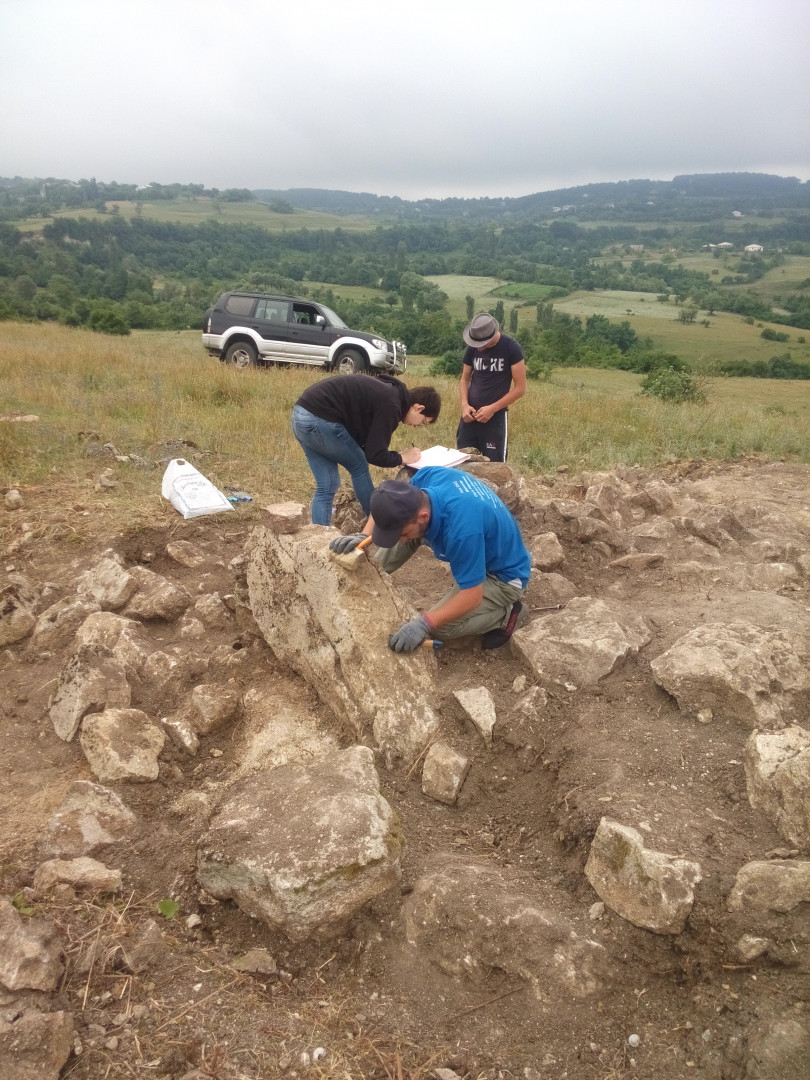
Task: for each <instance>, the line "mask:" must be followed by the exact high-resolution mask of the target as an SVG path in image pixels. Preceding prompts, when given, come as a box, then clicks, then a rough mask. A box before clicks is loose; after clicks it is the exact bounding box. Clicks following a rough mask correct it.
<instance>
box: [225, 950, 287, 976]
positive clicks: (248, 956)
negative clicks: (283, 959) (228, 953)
mask: <svg viewBox="0 0 810 1080" xmlns="http://www.w3.org/2000/svg"><path fill="white" fill-rule="evenodd" d="M231 967H232V968H233V969H234V971H249V972H251V973H254V974H256V975H275V973H276V972H277V971H278V967H277V965H276V962H275V960H274V959H273V957H272V956H271V955H270V953H269V952H268V951H267V949H248V951H247V952H246V953H245V955H244V956H238V957H237V958H236V960H234V961H233V962H232V963H231Z"/></svg>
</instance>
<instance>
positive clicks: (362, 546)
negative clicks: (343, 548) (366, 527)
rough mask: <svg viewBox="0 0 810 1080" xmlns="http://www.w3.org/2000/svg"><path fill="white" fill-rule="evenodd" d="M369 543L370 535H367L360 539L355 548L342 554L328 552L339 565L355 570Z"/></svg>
mask: <svg viewBox="0 0 810 1080" xmlns="http://www.w3.org/2000/svg"><path fill="white" fill-rule="evenodd" d="M370 543H371V535H369V536H367V537H366V538H365V540H361V541H360V543H359V544H358V545H357V547H356V548H352V550H351V551H347V552H346V553H345V554H343V555H339V554H337V552H334V551H330V552H329V554H330V555H331V556H332V558H333V559H334V560H335V562H336V563H337V564H338V565H339V566H342V567H343V569H344V570H356V569H357V567H358V566H359V565H360V560H361V559H362V558H363V555H364V554H365V551H366V548H367V547H368V545H369V544H370Z"/></svg>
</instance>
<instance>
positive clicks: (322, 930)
mask: <svg viewBox="0 0 810 1080" xmlns="http://www.w3.org/2000/svg"><path fill="white" fill-rule="evenodd" d="M401 846H402V841H401V839H400V836H399V832H398V829H397V822H396V815H395V814H394V812H393V811H392V810H391V807H390V806H389V805H388V803H387V802H386V800H385V799H384V798H383V796H382V795H381V794H380V786H379V779H378V776H377V770H376V769H375V768H374V757H373V754H372V752H371V750H369V749H368V747H365V746H354V747H351V748H350V749H348V750H343V751H341V752H339V753H336V754H333V755H331V756H329V757H328V758H322V759H320V760H319V761H317V762H315V763H314V764H312V765H285V766H281V767H280V768H278V769H271V770H270V771H267V772H258V773H252V774H250V775H249V776H247V777H245V778H243V779H241V780H237V781H236V783H235V784H234V785H233V786H232V787H231V788H230V789H229V791H228V794H227V796H226V798H225V801H224V802H223V803H222V805H221V806H220V808H219V810H218V812H217V813H216V814H215V816H214V817H213V819H212V820H211V823H210V826H209V829H208V832H207V833H206V834H205V835H204V836H203V838H202V839H201V841H200V844H199V848H198V852H197V878H198V880H199V882H200V884H201V885H202V886H203V888H204V889H207V891H208V892H209V893H211V895H212V896H215V897H217V898H218V899H220V900H234V901H235V902H236V903H237V904H238V905H239V907H240V908H242V910H243V911H246V912H247V913H248V914H249V915H252V916H254V917H256V918H259V919H261V920H262V921H263V922H265V923H266V924H267V925H268V926H269V927H271V928H272V929H274V930H281V931H283V932H284V933H285V934H287V935H288V936H289V937H290V938H292V939H293V940H294V941H302V940H304V939H305V938H308V937H310V936H312V935H315V934H319V935H324V934H330V933H332V932H335V931H336V930H338V929H339V928H340V927H341V926H342V925H343V924H344V923H345V921H346V919H347V918H348V917H349V916H350V915H352V914H353V913H354V912H355V911H357V910H358V909H359V908H361V907H362V906H363V905H364V904H365V903H367V902H368V901H369V900H371V899H372V898H373V897H375V896H378V895H380V894H381V893H383V892H385V891H386V890H387V889H389V888H390V887H391V886H392V885H394V884H396V882H397V881H398V879H399V854H400V848H401Z"/></svg>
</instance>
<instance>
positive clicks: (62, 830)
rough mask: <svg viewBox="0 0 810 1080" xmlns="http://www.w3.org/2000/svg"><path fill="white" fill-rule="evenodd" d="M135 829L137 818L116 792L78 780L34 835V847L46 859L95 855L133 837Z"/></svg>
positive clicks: (87, 781)
mask: <svg viewBox="0 0 810 1080" xmlns="http://www.w3.org/2000/svg"><path fill="white" fill-rule="evenodd" d="M137 828H138V824H137V818H136V817H135V815H134V814H133V813H132V811H131V810H130V809H128V808H127V807H126V806H125V805H124V804H123V803H122V802H121V800H120V799H119V798H118V796H117V795H116V794H115V792H113V791H110V790H109V788H105V787H102V786H101V785H100V784H94V783H92V782H91V781H89V780H77V781H76V782H75V783H74V784H73V785H72V786H71V787H70V788H69V790H68V793H67V795H66V796H65V797H64V799H63V800H62V803H61V805H60V807H59V809H58V810H57V811H56V813H55V814H54V815H53V817H51V818H50V820H49V821H48V822H47V823H46V825H45V827H44V828H43V830H42V832H41V833H40V834H39V836H38V837H37V847H38V850H39V852H40V854H41V855H44V856H46V857H49V858H76V857H77V856H79V855H95V854H97V853H98V852H99V851H101V850H102V849H103V848H105V847H107V846H108V845H109V844H117V843H119V842H120V841H121V840H125V839H128V838H129V837H132V836H134V835H135V833H136V832H137Z"/></svg>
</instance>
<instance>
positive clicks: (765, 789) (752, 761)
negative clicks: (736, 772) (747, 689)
mask: <svg viewBox="0 0 810 1080" xmlns="http://www.w3.org/2000/svg"><path fill="white" fill-rule="evenodd" d="M745 777H746V782H747V786H748V799H749V802H750V803H751V805H752V806H753V807H754V808H755V809H757V810H762V811H763V812H764V813H766V814H767V815H768V817H769V818H770V819H771V821H772V822H773V823H774V825H775V826H776V829H777V830H778V832H779V835H780V836H782V837H783V838H784V839H785V840H787V841H789V842H790V843H791V844H795V845H796V847H797V848H799V849H800V850H802V851H808V852H810V731H807V730H806V729H805V728H801V727H795V726H794V727H788V728H785V729H784V730H782V731H754V732H752V734H751V736H750V737H749V739H748V742H747V743H746V747H745Z"/></svg>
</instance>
